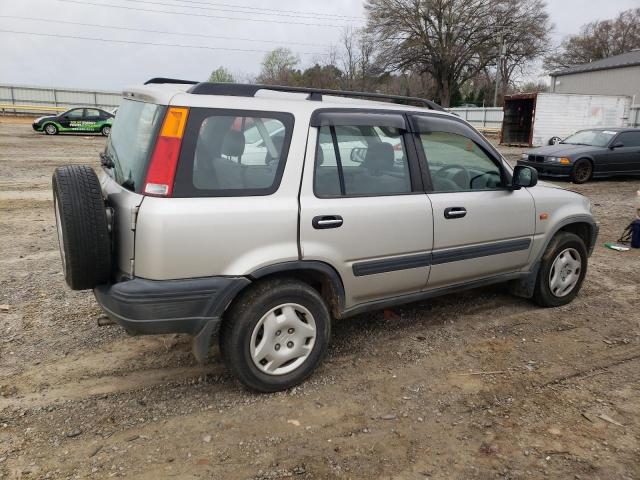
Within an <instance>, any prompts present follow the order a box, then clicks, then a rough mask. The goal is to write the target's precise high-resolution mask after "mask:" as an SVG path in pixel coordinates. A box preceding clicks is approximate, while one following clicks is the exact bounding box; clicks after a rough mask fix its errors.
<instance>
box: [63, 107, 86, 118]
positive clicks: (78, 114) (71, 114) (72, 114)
mask: <svg viewBox="0 0 640 480" xmlns="http://www.w3.org/2000/svg"><path fill="white" fill-rule="evenodd" d="M65 116H66V117H67V118H69V119H71V120H80V119H82V109H81V108H76V109H75V110H69V111H68V112H67V113H65Z"/></svg>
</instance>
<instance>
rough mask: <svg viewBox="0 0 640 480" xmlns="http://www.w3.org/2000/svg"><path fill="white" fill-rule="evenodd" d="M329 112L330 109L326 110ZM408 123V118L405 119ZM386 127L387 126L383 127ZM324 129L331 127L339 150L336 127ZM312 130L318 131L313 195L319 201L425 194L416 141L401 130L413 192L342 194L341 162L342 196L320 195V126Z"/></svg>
mask: <svg viewBox="0 0 640 480" xmlns="http://www.w3.org/2000/svg"><path fill="white" fill-rule="evenodd" d="M326 110H329V109H326ZM372 112H374V113H377V111H376V110H372ZM393 113H396V114H397V113H398V112H393ZM360 114H361V115H363V116H364V115H366V112H360ZM405 121H406V118H405ZM339 126H346V127H351V126H357V127H363V126H369V127H377V126H380V125H377V124H363V125H339ZM382 126H385V125H382ZM323 127H329V129H330V131H331V138H332V144H333V148H334V151H335V149H336V148H337V135H335V126H334V125H323ZM310 128H315V129H316V142H315V149H314V153H313V178H312V187H313V194H314V196H315V197H316V198H319V199H339V198H372V197H395V196H398V195H424V194H425V190H424V184H423V176H422V167H421V166H420V162H419V161H418V159H417V158H416V146H415V145H414V141H413V139H412V138H411V133H410V132H409V131H408V130H406V129H399V130H400V131H401V135H400V138H401V141H402V146H403V147H404V152H405V155H406V156H407V166H408V167H409V169H408V171H409V183H410V188H411V190H410V191H409V192H401V193H379V194H369V193H359V194H349V195H347V194H342V193H343V192H345V190H343V186H342V182H344V179H343V172H342V168H341V167H342V162H341V161H340V170H338V178H339V181H340V182H341V184H340V191H341V195H322V194H319V193H318V192H317V190H316V173H317V169H316V166H317V162H318V148H320V128H322V127H320V126H318V127H314V126H313V125H311V126H310ZM338 155H339V153H338V154H337V155H336V164H338Z"/></svg>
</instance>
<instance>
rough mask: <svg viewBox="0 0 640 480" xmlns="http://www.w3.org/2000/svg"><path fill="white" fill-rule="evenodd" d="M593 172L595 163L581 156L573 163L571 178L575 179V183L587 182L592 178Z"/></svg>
mask: <svg viewBox="0 0 640 480" xmlns="http://www.w3.org/2000/svg"><path fill="white" fill-rule="evenodd" d="M592 174H593V165H592V164H591V161H590V160H587V159H586V158H581V159H580V160H578V161H577V162H576V163H574V164H573V169H572V170H571V180H573V182H574V183H585V182H588V181H589V180H590V179H591V175H592Z"/></svg>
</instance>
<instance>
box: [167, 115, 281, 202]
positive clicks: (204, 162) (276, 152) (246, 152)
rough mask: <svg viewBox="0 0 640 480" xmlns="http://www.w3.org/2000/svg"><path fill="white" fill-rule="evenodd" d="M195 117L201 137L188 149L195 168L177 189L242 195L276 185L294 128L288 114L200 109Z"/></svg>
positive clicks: (267, 190)
mask: <svg viewBox="0 0 640 480" xmlns="http://www.w3.org/2000/svg"><path fill="white" fill-rule="evenodd" d="M194 113H195V112H192V115H193V114H194ZM195 117H196V118H197V119H196V122H197V123H198V125H197V127H195V128H193V130H195V131H197V136H196V138H195V145H194V146H193V153H190V152H188V153H187V156H188V157H190V158H189V159H188V162H189V163H190V161H191V159H192V160H193V167H192V170H191V172H190V175H189V177H190V178H189V181H188V182H187V183H188V184H187V185H185V182H179V185H178V190H179V191H183V192H187V193H189V194H193V195H198V196H208V195H210V196H216V195H238V196H240V195H267V194H270V193H273V192H274V191H275V190H276V189H277V187H278V185H279V182H280V177H281V176H282V171H283V168H284V162H285V159H286V154H287V151H288V143H289V140H290V137H291V131H292V123H293V122H292V120H291V119H289V117H288V116H287V115H285V114H274V116H273V117H270V116H269V114H267V113H265V114H264V115H260V116H257V115H249V114H247V115H246V116H242V115H238V114H237V113H234V114H227V113H220V114H215V115H207V114H206V112H199V113H195ZM190 128H191V127H190ZM192 143H193V142H192ZM189 167H191V165H189Z"/></svg>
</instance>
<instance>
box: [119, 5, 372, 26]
mask: <svg viewBox="0 0 640 480" xmlns="http://www.w3.org/2000/svg"><path fill="white" fill-rule="evenodd" d="M122 1H126V2H133V3H146V4H149V5H161V6H165V7H175V8H192V9H197V10H212V11H221V12H232V13H245V14H246V13H251V14H254V15H271V16H274V15H275V16H278V17H292V18H302V19H308V20H314V19H315V20H337V21H344V22H347V21H353V20H350V19H346V18H345V19H340V18H322V17H318V16H315V15H313V14H297V13H284V12H267V11H258V10H262V9H257V8H256V9H254V8H251V7H240V6H234V7H233V8H229V7H225V6H215V4H211V3H206V2H189V3H199V4H204V5H206V6H205V7H201V6H197V5H176V4H175V3H165V2H157V1H151V0H122ZM173 1H178V2H179V1H182V2H185V0H173ZM238 8H244V9H245V10H237V9H238ZM246 9H249V10H246ZM359 21H362V20H359Z"/></svg>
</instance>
